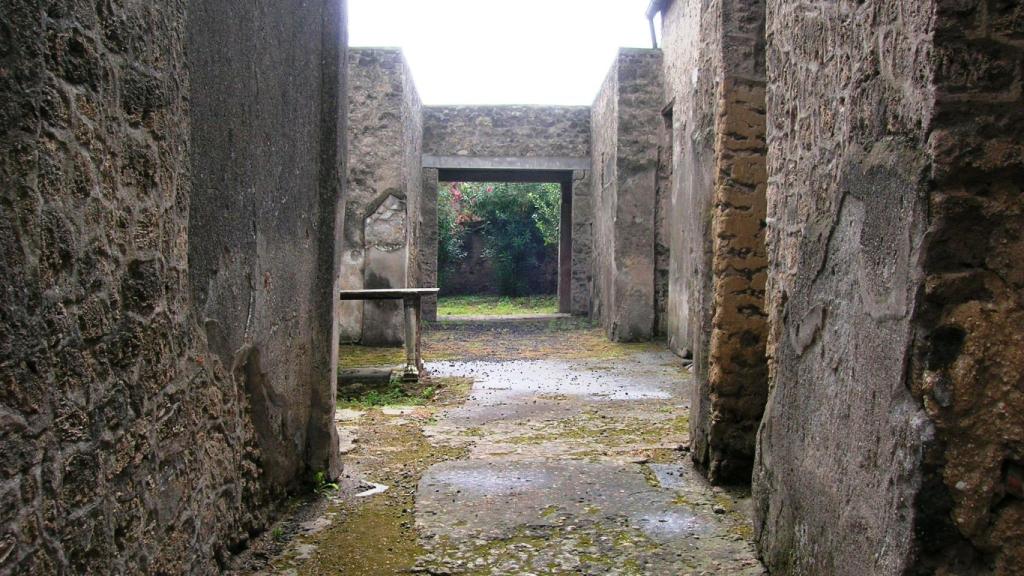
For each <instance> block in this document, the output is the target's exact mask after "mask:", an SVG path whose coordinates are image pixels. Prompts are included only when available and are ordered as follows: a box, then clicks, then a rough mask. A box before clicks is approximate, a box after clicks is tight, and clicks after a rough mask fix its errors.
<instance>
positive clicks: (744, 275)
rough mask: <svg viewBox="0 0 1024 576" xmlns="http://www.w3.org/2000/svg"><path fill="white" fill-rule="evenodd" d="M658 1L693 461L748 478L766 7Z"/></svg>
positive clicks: (676, 287)
mask: <svg viewBox="0 0 1024 576" xmlns="http://www.w3.org/2000/svg"><path fill="white" fill-rule="evenodd" d="M705 4H707V3H705V2H700V1H697V0H676V1H673V2H668V3H666V4H665V5H664V6H663V11H662V23H663V27H664V29H663V38H664V52H665V78H666V80H665V86H666V99H667V100H668V101H669V102H671V103H672V124H673V126H672V131H673V144H674V146H673V148H674V159H673V165H674V167H673V174H672V196H673V202H672V210H673V214H672V216H673V217H672V222H673V226H672V227H671V230H670V234H671V240H670V248H671V250H670V253H671V258H670V260H671V263H670V270H669V285H670V289H669V296H668V299H669V303H668V318H667V324H668V327H667V328H668V332H669V344H670V346H671V347H672V348H673V350H675V351H676V352H677V353H680V354H691V355H692V357H693V361H694V374H695V386H694V395H693V404H692V412H691V418H690V432H691V437H692V440H693V457H694V460H695V461H696V462H697V464H698V465H700V466H701V467H702V468H703V469H704V470H705V471H706V472H707V475H708V478H709V479H710V480H711V481H712V482H715V483H722V482H737V483H746V482H748V481H749V479H750V472H751V466H752V463H753V458H754V444H755V435H756V431H757V426H758V423H759V422H760V420H761V414H762V411H763V409H764V404H765V397H766V394H767V366H766V360H765V339H766V333H767V319H766V315H765V312H764V285H765V280H766V277H767V259H766V256H765V248H764V226H765V224H764V221H765V187H766V174H765V140H764V138H765V136H764V134H765V118H764V48H763V46H764V44H763V39H764V3H763V2H747V1H744V2H739V1H736V0H719V1H716V2H712V3H711V4H708V5H706V6H705Z"/></svg>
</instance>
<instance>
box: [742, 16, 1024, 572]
mask: <svg viewBox="0 0 1024 576" xmlns="http://www.w3.org/2000/svg"><path fill="white" fill-rule="evenodd" d="M1021 15H1022V14H1021V7H1020V3H1019V2H995V3H993V2H980V1H978V2H973V1H967V2H958V3H949V2H937V1H926V2H921V1H916V0H915V1H910V0H903V1H896V2H881V1H869V2H858V3H854V2H846V1H843V2H831V1H824V0H802V1H798V2H790V1H785V2H784V1H780V0H770V1H769V2H768V38H769V43H768V70H769V78H768V96H767V99H768V105H767V110H768V117H769V119H770V123H769V130H768V134H769V153H768V173H769V191H768V199H769V203H768V216H769V218H768V222H769V223H770V225H769V229H768V245H769V255H770V261H771V275H770V278H769V283H768V290H767V299H768V310H769V314H770V325H771V332H770V337H769V345H768V350H769V358H770V368H771V382H772V389H771V393H770V396H769V402H768V408H767V410H766V413H765V417H764V421H763V423H762V427H761V430H760V432H759V440H758V455H757V461H756V465H755V472H754V498H755V501H756V521H755V530H756V536H757V539H758V543H759V546H760V549H761V552H762V554H763V557H764V560H765V562H766V564H767V566H768V567H769V569H770V570H771V571H772V572H773V573H779V574H825V573H827V574H851V575H852V574H879V575H886V574H893V575H895V574H908V573H921V574H925V573H927V574H931V573H955V574H989V573H995V574H1013V573H1016V572H1018V571H1019V568H1020V566H1021V565H1022V563H1024V544H1022V543H1024V537H1022V536H1024V535H1022V530H1024V528H1022V526H1024V522H1022V518H1024V500H1022V497H1024V494H1022V490H1021V461H1022V455H1024V445H1022V440H1021V439H1022V438H1024V434H1022V431H1024V404H1022V402H1024V401H1022V396H1021V392H1020V374H1021V372H1022V362H1024V360H1022V356H1024V353H1022V349H1024V348H1022V346H1021V343H1022V342H1021V333H1022V330H1021V328H1022V327H1024V315H1022V285H1024V281H1022V278H1024V275H1022V270H1024V262H1022V257H1021V243H1022V238H1021V232H1020V231H1021V230H1022V229H1024V227H1022V223H1024V222H1022V212H1021V208H1022V200H1021V193H1020V192H1021V191H1020V183H1021V181H1022V180H1021V177H1022V170H1024V155H1022V150H1024V142H1022V136H1021V131H1020V126H1021V121H1022V118H1021V114H1022V112H1021V111H1022V109H1024V106H1022V102H1021V92H1020V88H1019V87H1020V82H1021V77H1020V75H1021V70H1022V47H1024V42H1022V39H1024V33H1022V28H1021V25H1020V23H1021V22H1022V19H1021ZM852 535H856V537H852Z"/></svg>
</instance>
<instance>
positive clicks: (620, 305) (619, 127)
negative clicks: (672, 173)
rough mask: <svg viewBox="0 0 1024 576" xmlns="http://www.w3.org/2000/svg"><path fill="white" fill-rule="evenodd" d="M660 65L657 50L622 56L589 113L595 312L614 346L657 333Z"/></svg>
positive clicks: (629, 51)
mask: <svg viewBox="0 0 1024 576" xmlns="http://www.w3.org/2000/svg"><path fill="white" fill-rule="evenodd" d="M661 66H662V59H661V51H659V50H641V49H625V48H624V49H621V50H620V51H619V54H618V56H617V58H616V60H615V63H614V64H613V65H612V69H611V71H610V72H609V73H608V76H607V78H606V79H605V82H604V84H603V85H602V87H601V91H600V93H599V94H598V96H597V98H596V99H595V100H594V104H593V106H592V107H591V110H592V119H591V124H592V126H593V136H592V162H593V166H594V175H593V178H592V187H593V195H592V199H591V200H592V202H593V213H594V230H593V235H594V260H593V261H594V268H593V275H594V279H593V285H592V289H593V295H592V313H593V317H594V318H595V319H599V320H600V321H601V324H602V325H603V326H604V328H605V330H606V331H607V333H608V337H609V338H611V339H612V340H614V341H635V340H649V339H651V337H652V335H653V330H654V307H655V299H654V287H655V282H654V267H655V249H654V245H655V211H656V210H655V206H656V203H657V197H656V190H657V183H656V180H657V176H656V174H657V171H658V148H659V134H660V130H661V122H662V119H661V112H660V111H661V109H662V102H663V88H662V80H661V79H662V70H661Z"/></svg>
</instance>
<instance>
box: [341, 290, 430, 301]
mask: <svg viewBox="0 0 1024 576" xmlns="http://www.w3.org/2000/svg"><path fill="white" fill-rule="evenodd" d="M438 290H440V288H375V289H369V290H342V291H340V292H339V296H340V298H341V299H342V300H397V299H401V298H410V297H414V298H419V297H421V296H431V295H433V294H437V291H438Z"/></svg>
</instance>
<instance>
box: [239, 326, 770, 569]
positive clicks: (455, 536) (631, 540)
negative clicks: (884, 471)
mask: <svg viewBox="0 0 1024 576" xmlns="http://www.w3.org/2000/svg"><path fill="white" fill-rule="evenodd" d="M424 344H425V350H426V352H425V353H426V358H427V360H428V369H429V370H430V373H431V376H432V379H431V382H430V383H429V385H431V386H432V387H434V388H436V389H437V393H436V395H435V396H434V397H433V399H432V400H431V401H430V402H428V403H427V404H426V405H422V406H404V407H403V406H384V407H356V408H353V407H351V406H349V407H345V408H339V411H338V426H339V430H340V432H341V436H342V438H343V442H349V444H348V445H346V446H343V449H344V450H346V451H349V454H348V460H347V462H348V465H347V468H346V481H347V482H348V484H346V485H343V486H341V487H340V489H339V490H338V491H336V492H331V491H327V492H326V493H325V494H326V498H325V499H324V500H323V501H321V502H320V503H319V504H314V505H312V506H305V507H302V508H301V509H300V510H299V512H298V513H297V515H296V517H295V518H293V519H292V520H290V521H288V520H286V521H284V522H282V523H281V526H280V527H279V528H278V529H276V530H275V531H274V532H273V534H275V535H276V536H275V537H276V538H278V539H279V540H281V541H282V543H280V544H279V545H278V546H271V547H270V548H274V549H275V555H274V557H273V559H272V560H271V561H270V563H269V565H266V566H262V567H258V568H257V570H256V571H257V572H260V571H262V572H263V573H275V574H278V573H284V574H347V575H355V574H366V575H372V574H395V573H410V572H411V573H425V574H494V575H497V574H509V575H511V574H538V575H540V574H595V575H596V574H673V575H676V574H680V575H682V574H694V575H697V574H740V575H745V574H750V575H758V574H762V573H763V570H762V568H761V566H760V564H759V563H758V561H757V560H756V557H755V554H754V549H753V546H752V544H751V542H750V538H751V526H750V521H749V517H750V514H749V510H748V507H749V499H748V498H747V497H746V495H745V494H743V493H739V492H732V491H729V490H723V489H721V488H714V487H711V486H709V485H708V484H707V483H706V482H705V481H704V480H703V478H702V477H701V476H700V475H699V474H698V473H697V472H696V471H695V470H694V469H693V467H692V464H691V462H690V458H689V453H688V450H689V448H688V409H689V406H688V405H689V400H688V398H689V386H690V382H691V380H692V378H691V376H690V374H689V372H688V371H687V369H686V368H685V367H684V366H683V362H682V361H681V360H680V359H679V358H678V357H676V356H674V355H673V354H671V353H670V352H669V351H667V350H666V349H665V348H664V346H663V345H661V344H658V343H652V344H613V343H609V342H607V341H606V340H605V339H604V338H603V335H602V333H601V332H600V330H595V329H593V328H590V327H589V325H586V324H579V323H578V321H576V320H563V321H557V322H546V323H537V322H534V323H528V324H517V325H491V327H487V326H486V325H463V326H459V327H454V328H452V327H450V328H447V329H440V330H434V331H429V332H427V333H426V334H425V342H424ZM365 352H366V351H365V349H364V352H363V354H364V356H365V359H368V360H369V361H371V362H381V361H384V362H386V354H387V352H384V356H383V357H382V356H380V355H379V354H378V355H375V354H374V353H370V354H366V353H365ZM345 353H346V351H345V350H343V352H342V354H343V355H344V354H345ZM439 357H442V358H445V359H444V360H439V361H437V360H435V361H430V359H431V358H439ZM517 358H519V359H517ZM356 361H358V359H356ZM375 484H376V485H383V486H387V487H388V488H387V490H385V491H384V492H379V488H378V489H377V490H374V489H373V488H374V485H375ZM366 491H368V492H371V493H372V492H377V493H375V494H372V495H368V496H355V494H357V493H359V492H366ZM284 541H286V543H284ZM257 565H258V563H254V564H253V567H254V568H255V567H257Z"/></svg>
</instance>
